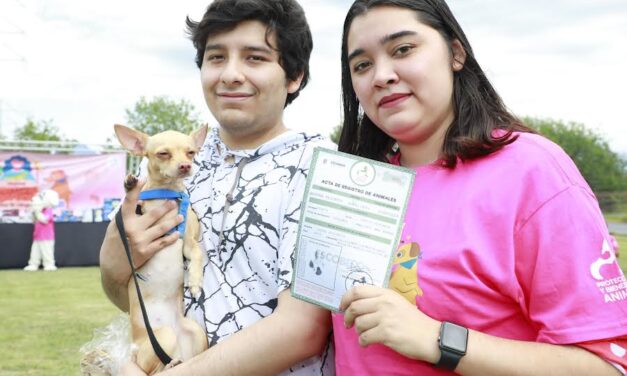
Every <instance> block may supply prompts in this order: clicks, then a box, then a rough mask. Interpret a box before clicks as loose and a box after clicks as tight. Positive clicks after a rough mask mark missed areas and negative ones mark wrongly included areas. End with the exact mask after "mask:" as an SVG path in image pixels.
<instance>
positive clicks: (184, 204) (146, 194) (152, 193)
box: [139, 189, 189, 236]
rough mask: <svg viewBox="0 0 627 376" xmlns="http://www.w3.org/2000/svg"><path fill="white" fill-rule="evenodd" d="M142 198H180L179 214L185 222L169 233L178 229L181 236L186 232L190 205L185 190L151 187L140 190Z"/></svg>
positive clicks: (169, 232) (140, 197)
mask: <svg viewBox="0 0 627 376" xmlns="http://www.w3.org/2000/svg"><path fill="white" fill-rule="evenodd" d="M139 199H140V200H178V201H179V214H181V215H182V216H183V222H181V223H179V225H178V226H176V227H175V228H173V229H172V230H170V231H168V234H171V233H173V232H174V231H178V232H179V233H180V234H181V236H183V235H184V234H185V224H186V223H187V208H188V207H189V195H188V194H187V193H185V192H177V191H171V190H169V189H151V190H148V191H142V192H139Z"/></svg>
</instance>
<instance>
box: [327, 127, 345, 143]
mask: <svg viewBox="0 0 627 376" xmlns="http://www.w3.org/2000/svg"><path fill="white" fill-rule="evenodd" d="M341 135H342V123H340V124H338V125H336V126H335V127H334V128H333V130H332V131H331V134H330V135H329V138H330V139H331V141H333V142H335V144H336V145H337V144H339V143H340V136H341Z"/></svg>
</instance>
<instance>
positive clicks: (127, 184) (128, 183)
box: [124, 174, 138, 192]
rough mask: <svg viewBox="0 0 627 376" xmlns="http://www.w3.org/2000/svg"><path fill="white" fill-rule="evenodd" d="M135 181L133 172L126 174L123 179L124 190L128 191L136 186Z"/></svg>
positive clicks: (135, 177)
mask: <svg viewBox="0 0 627 376" xmlns="http://www.w3.org/2000/svg"><path fill="white" fill-rule="evenodd" d="M137 181H138V179H137V176H135V175H133V174H128V175H127V176H126V179H124V190H125V191H126V192H128V191H130V190H131V189H133V188H135V187H136V186H137Z"/></svg>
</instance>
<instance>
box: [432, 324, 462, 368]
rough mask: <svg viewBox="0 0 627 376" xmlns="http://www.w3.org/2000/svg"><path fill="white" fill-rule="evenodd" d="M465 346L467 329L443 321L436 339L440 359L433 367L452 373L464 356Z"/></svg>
mask: <svg viewBox="0 0 627 376" xmlns="http://www.w3.org/2000/svg"><path fill="white" fill-rule="evenodd" d="M451 341H453V342H451ZM467 346H468V328H465V327H463V326H461V325H457V324H454V323H451V322H448V321H443V322H442V326H441V327H440V336H439V337H438V347H439V348H440V359H439V360H438V362H437V363H436V364H435V366H436V367H439V368H444V369H447V370H449V371H454V370H455V368H457V365H458V364H459V361H460V360H461V359H462V357H463V356H464V355H466V348H467Z"/></svg>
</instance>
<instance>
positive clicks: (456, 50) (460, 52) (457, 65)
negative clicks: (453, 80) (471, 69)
mask: <svg viewBox="0 0 627 376" xmlns="http://www.w3.org/2000/svg"><path fill="white" fill-rule="evenodd" d="M451 50H452V52H453V72H458V71H460V70H462V68H463V67H464V63H466V50H465V49H464V46H462V43H461V42H460V41H459V39H454V40H453V42H452V43H451Z"/></svg>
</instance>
